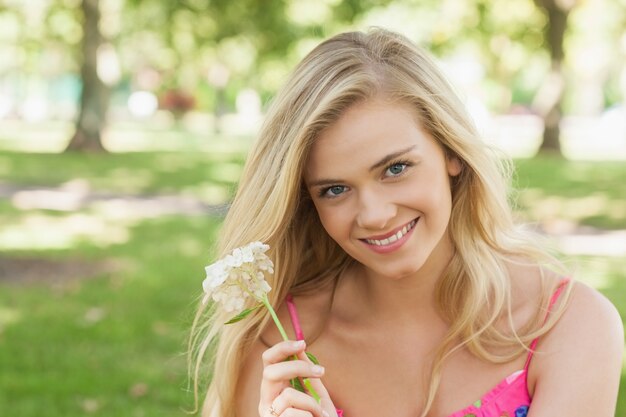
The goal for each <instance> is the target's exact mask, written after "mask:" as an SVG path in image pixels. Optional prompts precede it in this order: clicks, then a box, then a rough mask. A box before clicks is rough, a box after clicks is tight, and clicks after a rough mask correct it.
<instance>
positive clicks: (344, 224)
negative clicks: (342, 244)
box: [315, 204, 350, 241]
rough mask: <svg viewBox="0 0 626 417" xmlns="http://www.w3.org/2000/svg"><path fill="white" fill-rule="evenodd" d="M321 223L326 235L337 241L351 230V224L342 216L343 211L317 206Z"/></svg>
mask: <svg viewBox="0 0 626 417" xmlns="http://www.w3.org/2000/svg"><path fill="white" fill-rule="evenodd" d="M315 208H316V209H317V215H318V216H319V219H320V223H322V226H323V227H324V230H326V233H328V235H329V236H330V237H331V238H332V239H333V240H335V241H338V240H340V239H341V236H342V235H343V234H344V233H346V230H349V224H350V223H349V222H348V220H347V219H345V218H344V216H342V212H341V210H336V209H333V207H320V206H318V205H317V204H316V205H315Z"/></svg>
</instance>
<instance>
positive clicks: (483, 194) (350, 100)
mask: <svg viewBox="0 0 626 417" xmlns="http://www.w3.org/2000/svg"><path fill="white" fill-rule="evenodd" d="M508 177H509V172H508V170H507V165H506V164H505V163H503V160H502V159H501V158H500V157H499V156H498V155H496V154H495V153H494V152H492V150H490V149H489V148H488V147H487V146H486V145H485V144H484V143H483V142H481V140H480V138H479V137H478V135H477V133H476V130H475V128H474V126H473V125H472V122H471V120H470V119H469V117H468V116H467V114H466V112H465V110H464V107H463V105H462V103H461V102H460V101H459V100H458V98H457V97H456V96H455V95H454V93H453V91H452V89H451V88H450V86H449V85H448V83H447V82H446V81H445V79H444V77H443V76H442V75H441V73H440V71H439V70H438V69H437V68H436V66H435V65H434V64H433V62H432V61H431V60H430V59H429V58H428V57H427V56H426V55H425V53H424V52H423V51H421V50H420V49H418V48H417V47H416V46H414V45H413V44H411V43H410V42H409V41H408V40H406V39H405V38H404V37H402V36H400V35H397V34H394V33H390V32H387V31H384V30H380V29H379V30H374V31H371V32H368V33H344V34H340V35H338V36H335V37H333V38H331V39H329V40H327V41H325V42H324V43H322V44H321V45H319V46H318V47H317V48H315V49H314V50H313V51H312V52H311V53H310V54H309V55H308V56H307V57H306V58H305V59H304V60H303V61H302V62H301V63H300V64H299V65H298V67H297V68H296V69H295V72H294V73H293V75H292V76H291V78H290V79H289V80H288V82H287V84H286V86H285V87H284V88H283V90H282V91H281V92H280V93H279V94H278V95H277V97H276V99H275V101H274V102H273V104H272V106H271V108H270V110H269V112H268V114H267V118H266V121H265V125H264V127H263V129H262V131H261V133H260V136H259V139H258V141H257V142H256V144H255V145H254V147H253V149H252V151H251V154H250V156H249V158H248V161H247V163H246V167H245V170H244V174H243V177H242V178H241V182H240V184H239V189H238V192H237V195H236V197H235V199H234V201H233V204H232V206H231V208H230V211H229V213H228V215H227V217H226V219H225V222H224V226H223V229H222V231H221V234H220V240H219V251H218V252H219V254H225V253H228V252H230V251H231V250H232V249H233V248H235V247H239V246H243V245H245V244H247V243H248V242H251V241H257V240H260V241H263V242H265V243H267V244H269V245H270V250H269V252H268V253H269V255H270V256H271V258H272V259H273V261H274V263H275V273H274V275H272V276H270V277H268V280H269V283H270V285H271V286H272V288H273V289H272V291H271V292H270V294H269V296H270V300H271V302H272V303H273V305H274V306H275V307H276V308H277V309H278V315H279V317H280V319H281V322H282V323H285V324H286V323H291V324H292V325H293V332H292V333H291V338H292V339H293V341H289V342H283V341H281V340H282V339H281V337H280V335H279V334H278V332H277V330H276V328H275V326H274V324H273V323H272V322H271V321H270V320H268V316H269V315H268V313H267V311H265V309H259V310H257V311H256V312H255V314H253V315H251V316H249V317H248V318H246V319H245V320H244V321H242V322H239V323H237V324H234V325H230V326H226V327H224V326H223V325H222V323H223V322H224V321H225V320H226V319H228V318H230V317H228V316H225V315H224V314H223V313H220V312H214V313H210V319H206V320H205V319H204V318H203V317H206V316H207V315H203V311H201V312H200V314H199V316H198V317H199V320H198V323H200V324H198V325H197V328H199V330H198V331H199V333H197V337H196V339H195V341H197V342H198V343H197V344H198V345H199V349H198V350H199V354H198V356H199V358H198V362H197V363H196V366H195V376H196V378H198V377H199V376H200V375H199V374H200V370H201V369H202V367H201V359H202V356H203V355H204V356H208V357H210V358H211V360H212V364H213V368H212V370H213V377H212V381H211V383H210V386H209V388H208V392H207V395H206V398H205V401H204V407H203V411H202V414H203V416H210V417H235V416H237V417H256V416H261V417H277V416H281V417H301V416H302V417H305V416H315V417H322V416H336V415H344V416H346V417H385V416H394V417H405V416H406V417H426V416H428V417H464V416H483V417H501V416H509V417H523V416H529V417H548V416H550V417H553V416H569V417H572V416H580V417H583V416H584V417H588V416H594V417H609V416H613V414H614V411H615V404H616V397H617V390H618V385H619V379H620V371H621V360H622V349H623V327H622V323H621V320H620V317H619V315H618V313H617V312H616V310H615V308H614V307H613V306H612V305H611V304H610V303H609V302H608V301H607V300H606V299H605V298H604V297H602V296H601V295H599V294H598V293H597V292H595V291H594V290H592V289H590V288H588V287H586V286H584V285H582V284H580V283H574V281H573V280H572V279H570V278H568V277H567V275H566V274H564V273H563V272H560V271H561V269H560V268H559V264H558V263H557V262H556V261H555V260H554V259H553V258H552V257H550V256H549V255H548V254H547V253H546V252H545V250H544V249H542V248H541V247H540V246H539V245H538V240H537V237H536V236H533V235H530V234H528V233H526V232H523V231H522V230H520V229H519V228H518V227H516V226H515V225H514V223H513V220H512V214H511V208H510V206H509V204H508V201H507V192H508V188H507V180H508ZM203 330H204V331H203ZM295 340H303V341H301V342H295ZM209 347H211V353H210V355H205V353H206V352H207V350H208V349H209ZM305 350H306V351H308V352H311V353H313V354H314V355H315V356H316V357H317V358H318V359H319V361H320V363H321V365H322V366H316V365H314V364H313V363H312V362H311V361H310V360H309V359H308V358H307V356H306V355H305V354H304V351H305ZM293 355H296V356H297V357H298V358H299V359H298V360H288V359H289V358H290V357H293ZM292 378H310V379H311V382H312V384H313V386H314V388H315V390H316V391H317V392H318V393H319V394H320V396H321V402H320V403H318V402H317V401H315V400H314V399H313V397H312V396H310V395H308V394H307V393H302V392H300V391H297V390H295V389H293V388H291V385H290V380H291V379H292Z"/></svg>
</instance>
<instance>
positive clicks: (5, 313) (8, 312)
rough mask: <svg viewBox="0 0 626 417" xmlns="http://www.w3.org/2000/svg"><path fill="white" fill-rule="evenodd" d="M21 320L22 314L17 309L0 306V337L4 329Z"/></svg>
mask: <svg viewBox="0 0 626 417" xmlns="http://www.w3.org/2000/svg"><path fill="white" fill-rule="evenodd" d="M20 320H22V312H21V311H20V310H18V309H17V308H10V307H2V306H0V336H2V333H3V331H4V329H5V328H6V327H8V326H10V325H12V324H15V323H18V322H19V321H20Z"/></svg>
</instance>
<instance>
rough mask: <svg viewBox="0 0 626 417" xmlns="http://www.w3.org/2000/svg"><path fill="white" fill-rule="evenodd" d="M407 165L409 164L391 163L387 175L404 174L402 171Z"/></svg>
mask: <svg viewBox="0 0 626 417" xmlns="http://www.w3.org/2000/svg"><path fill="white" fill-rule="evenodd" d="M406 167H407V164H404V163H397V164H393V165H390V166H389V168H387V171H385V175H386V176H388V177H396V176H398V175H400V174H402V172H403V171H404V170H405V169H406Z"/></svg>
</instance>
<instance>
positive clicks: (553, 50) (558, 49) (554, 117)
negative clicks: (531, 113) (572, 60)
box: [533, 0, 575, 155]
mask: <svg viewBox="0 0 626 417" xmlns="http://www.w3.org/2000/svg"><path fill="white" fill-rule="evenodd" d="M534 2H535V4H536V5H537V7H539V8H540V9H541V10H542V11H543V12H544V13H545V15H546V18H547V24H546V26H545V27H544V41H545V43H544V44H545V45H546V47H547V48H548V51H549V53H550V73H549V74H548V75H547V77H546V78H545V79H544V82H543V84H542V86H541V87H540V89H539V92H538V93H537V96H536V97H535V100H534V103H533V107H535V109H536V110H537V111H538V112H539V114H540V115H541V116H542V117H543V120H544V131H543V141H542V142H541V146H540V148H539V150H540V152H551V153H556V154H559V155H560V154H561V142H560V140H559V136H560V127H559V125H560V122H561V101H562V99H563V95H564V93H565V88H566V83H565V77H564V75H563V69H562V67H563V58H564V57H565V53H564V47H563V43H564V42H563V41H564V39H565V31H566V29H567V19H568V17H569V14H570V12H571V10H572V9H573V8H574V6H575V1H574V0H534Z"/></svg>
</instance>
